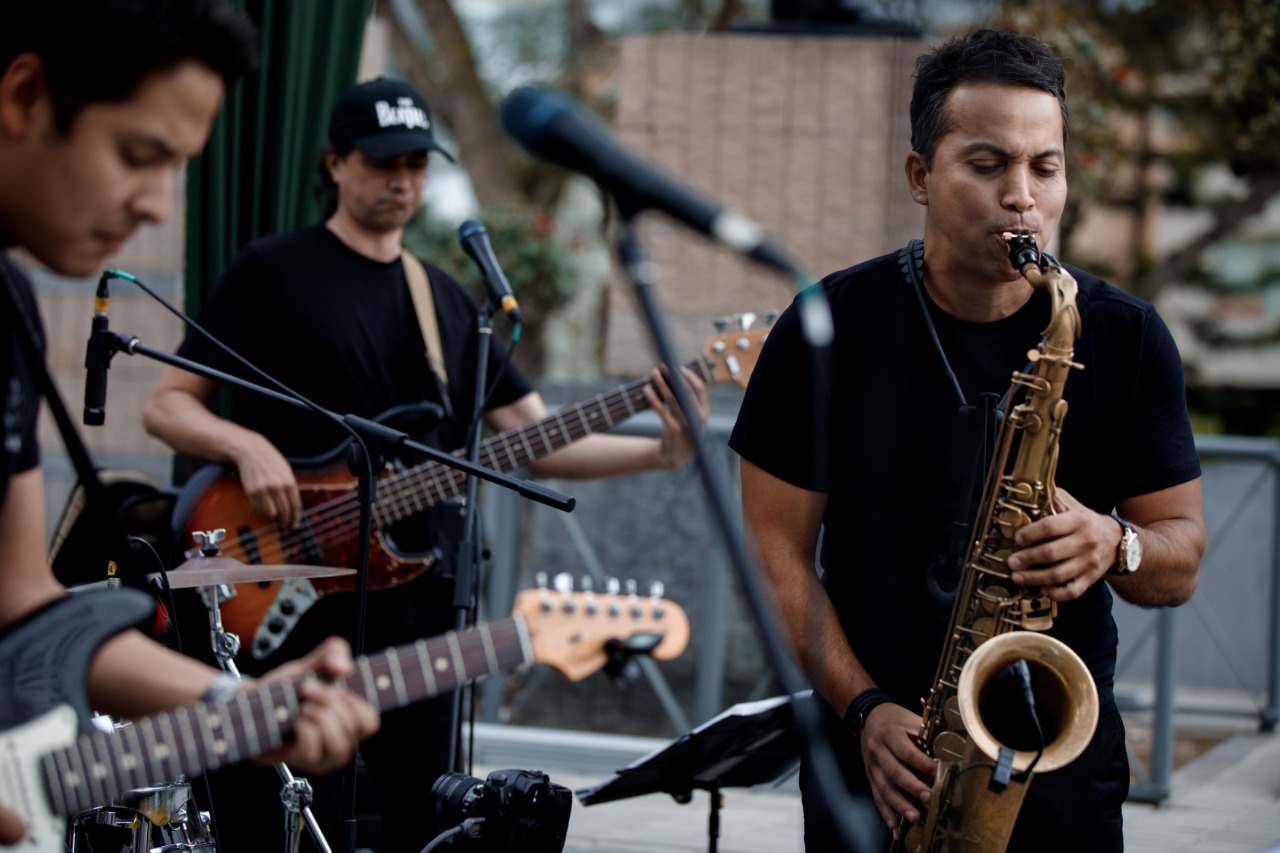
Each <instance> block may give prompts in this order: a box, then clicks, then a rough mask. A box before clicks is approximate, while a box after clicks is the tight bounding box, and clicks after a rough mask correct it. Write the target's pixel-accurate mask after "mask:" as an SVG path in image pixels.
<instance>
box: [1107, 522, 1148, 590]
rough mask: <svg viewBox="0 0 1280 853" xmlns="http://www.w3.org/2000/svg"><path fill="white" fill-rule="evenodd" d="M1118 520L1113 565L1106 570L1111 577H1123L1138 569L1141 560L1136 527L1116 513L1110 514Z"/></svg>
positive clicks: (1139, 541)
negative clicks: (1117, 536)
mask: <svg viewBox="0 0 1280 853" xmlns="http://www.w3.org/2000/svg"><path fill="white" fill-rule="evenodd" d="M1111 517H1112V518H1114V519H1115V520H1116V521H1118V522H1120V544H1119V545H1118V546H1117V547H1116V562H1115V565H1114V566H1112V567H1111V568H1110V569H1108V570H1107V574H1109V575H1111V576H1112V577H1124V576H1125V575H1131V574H1133V573H1134V572H1136V571H1137V570H1138V564H1139V563H1141V562H1142V540H1141V539H1139V538H1138V531H1137V529H1136V528H1135V527H1134V526H1133V525H1132V524H1130V523H1129V522H1127V521H1125V520H1124V519H1123V518H1121V517H1120V516H1118V515H1113V516H1111Z"/></svg>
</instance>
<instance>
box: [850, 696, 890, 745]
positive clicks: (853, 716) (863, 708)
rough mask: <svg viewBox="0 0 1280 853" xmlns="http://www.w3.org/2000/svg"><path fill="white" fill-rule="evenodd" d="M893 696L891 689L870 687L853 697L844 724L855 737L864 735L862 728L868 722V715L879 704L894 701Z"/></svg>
mask: <svg viewBox="0 0 1280 853" xmlns="http://www.w3.org/2000/svg"><path fill="white" fill-rule="evenodd" d="M892 701H893V697H892V696H890V695H889V691H888V690H885V689H883V688H881V687H869V688H867V689H866V690H864V691H862V692H861V693H859V694H858V695H857V696H854V697H853V701H852V702H850V703H849V707H848V708H846V709H845V712H844V725H845V728H847V729H848V730H849V731H850V732H851V733H852V734H853V736H854V737H860V736H861V735H862V728H863V726H865V725H866V724H867V715H868V714H870V713H871V711H872V709H874V708H875V707H876V706H877V705H883V704H884V703H885V702H892Z"/></svg>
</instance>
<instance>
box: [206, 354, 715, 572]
mask: <svg viewBox="0 0 1280 853" xmlns="http://www.w3.org/2000/svg"><path fill="white" fill-rule="evenodd" d="M717 358H718V359H719V360H724V358H725V356H717ZM711 362H712V357H709V356H699V357H698V358H697V359H696V360H695V361H694V363H693V365H692V366H694V367H696V368H698V370H699V372H700V373H702V375H703V378H704V380H707V379H710V373H711V371H710V367H711ZM651 384H652V381H651V380H649V379H647V378H645V379H638V380H636V381H634V382H631V383H628V384H627V385H624V386H622V387H621V388H618V389H615V390H614V391H612V392H601V394H600V395H597V398H598V399H599V402H600V403H602V404H604V407H605V411H606V412H607V417H606V418H605V420H606V421H607V422H608V423H606V424H604V425H603V426H604V428H606V429H607V428H610V427H612V426H613V425H614V424H616V423H618V422H620V421H622V420H625V419H626V418H627V417H630V416H631V415H633V414H635V412H636V411H637V409H636V408H635V406H634V404H633V403H634V401H638V402H639V403H640V404H641V407H642V408H649V406H648V403H647V401H645V400H644V397H643V395H642V394H641V390H642V389H643V388H645V387H647V386H649V385H651ZM573 414H577V415H578V417H577V418H576V419H573V420H574V422H575V423H576V426H573V427H570V426H569V425H568V424H567V423H566V422H565V416H566V415H569V416H572V415H573ZM548 421H556V422H558V423H559V424H560V430H561V431H562V432H563V433H565V434H566V435H568V436H569V442H568V443H572V442H573V441H577V440H578V439H580V438H583V437H585V436H587V435H590V434H592V433H593V432H596V431H597V429H596V428H595V427H594V426H593V425H592V424H590V423H588V421H587V418H586V417H585V416H584V410H583V404H582V403H578V404H575V405H574V406H572V407H569V408H568V409H567V410H565V409H562V410H560V411H559V412H557V413H556V414H555V415H552V416H550V417H548V418H544V419H542V420H539V421H535V422H533V423H530V424H526V425H524V426H523V427H520V428H518V429H516V430H513V431H511V433H510V434H502V435H497V436H494V437H493V438H491V439H489V440H488V441H486V442H484V444H482V445H481V448H480V449H481V453H482V454H483V455H484V458H485V460H486V464H487V465H488V466H489V467H491V468H495V469H497V468H499V466H500V464H501V463H500V461H499V459H498V453H499V449H500V450H501V451H502V452H503V453H504V454H505V455H506V456H507V457H508V459H509V461H510V462H512V463H513V464H512V465H511V467H512V468H515V467H519V466H520V465H523V464H525V463H526V462H528V461H530V460H532V459H534V458H536V456H537V454H535V453H534V452H533V449H532V446H531V445H530V443H529V441H530V439H532V438H535V437H536V438H538V440H539V441H541V442H542V444H543V445H544V446H547V447H549V446H550V443H549V441H548V438H547V436H546V435H545V434H544V433H545V430H544V425H545V424H546V423H547V422H548ZM513 443H518V444H519V445H523V448H524V453H525V455H524V456H523V457H521V456H520V455H519V454H517V453H515V452H514V451H513V450H512V444H513ZM557 449H559V448H557ZM429 469H437V470H435V471H434V473H430V472H429ZM508 470H509V469H508ZM465 480H466V474H465V473H464V472H462V471H459V470H457V469H453V468H448V467H444V466H443V464H442V463H439V462H429V463H426V464H423V465H418V466H415V467H413V468H409V469H407V470H405V471H399V472H395V473H393V474H391V475H389V476H387V477H386V478H384V479H383V480H381V481H380V482H379V485H380V486H381V487H382V494H383V495H385V496H386V497H385V500H384V498H381V497H380V498H379V500H378V502H377V504H376V505H375V507H374V521H375V522H376V523H380V524H386V523H393V522H396V521H399V520H401V519H403V518H406V517H408V516H411V515H415V514H417V513H419V512H423V511H425V510H427V509H429V508H431V507H432V506H435V505H436V504H438V503H439V502H440V501H442V500H443V499H445V498H447V497H451V496H452V495H456V494H458V493H459V490H460V489H461V487H462V484H463V483H464V482H465ZM419 491H423V492H425V493H426V495H427V501H426V502H425V503H421V504H420V505H419V503H418V501H415V500H411V498H414V497H416V495H417V493H418V492H419ZM358 497H359V496H358V495H357V494H356V493H355V489H354V488H347V489H346V490H345V491H344V492H343V494H342V495H341V496H339V497H336V498H334V499H332V500H329V501H326V502H324V503H320V504H317V505H316V506H314V507H312V508H311V510H310V511H308V512H306V513H305V514H304V524H302V525H299V526H298V527H296V528H294V529H292V530H290V531H287V532H284V533H282V532H281V531H280V529H279V527H278V525H276V524H275V523H274V522H271V523H269V524H266V525H263V526H261V527H259V528H257V529H256V530H250V531H247V532H244V533H237V535H236V537H235V539H234V541H232V542H224V543H223V553H226V552H227V551H228V549H229V547H231V546H238V547H239V549H240V554H241V555H242V556H247V554H248V552H249V551H250V550H256V552H257V553H258V554H259V556H261V555H262V554H263V553H264V552H266V551H268V550H270V548H271V547H272V546H274V548H275V549H276V551H277V552H278V553H279V555H280V562H281V563H289V562H290V561H291V560H292V559H305V558H306V552H307V550H308V549H309V548H311V547H312V546H315V547H316V548H319V549H325V548H328V547H331V546H333V545H335V544H337V543H339V542H342V541H345V540H347V539H349V538H350V531H351V529H352V528H353V527H358V524H359V515H360V507H359V500H358ZM384 507H385V508H389V509H391V510H398V512H390V513H382V512H379V510H380V509H381V508H384ZM251 543H252V545H253V547H252V548H251V547H250V544H251ZM291 554H296V555H298V556H297V557H296V558H292V557H290V555H291ZM232 556H234V555H232Z"/></svg>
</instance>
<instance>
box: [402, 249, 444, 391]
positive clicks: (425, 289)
mask: <svg viewBox="0 0 1280 853" xmlns="http://www.w3.org/2000/svg"><path fill="white" fill-rule="evenodd" d="M400 260H401V261H402V262H403V263H404V277H405V278H406V279H408V280H409V295H410V296H412V297H413V308H414V310H415V311H417V312H418V326H419V327H420V328H421V329H422V340H423V341H424V342H425V343H426V345H427V363H428V364H430V365H431V372H432V373H434V374H435V375H436V378H437V379H439V380H440V384H441V385H444V386H448V384H449V373H448V371H446V370H445V367H444V349H443V348H442V347H441V346H440V324H439V323H437V322H436V301H435V300H434V299H432V298H431V283H430V282H429V281H428V280H427V268H426V267H424V266H423V265H422V261H420V260H418V259H417V257H415V256H414V255H413V253H412V252H410V251H409V250H408V249H402V250H401V251H400Z"/></svg>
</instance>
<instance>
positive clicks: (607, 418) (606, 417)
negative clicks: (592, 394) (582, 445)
mask: <svg viewBox="0 0 1280 853" xmlns="http://www.w3.org/2000/svg"><path fill="white" fill-rule="evenodd" d="M596 399H597V400H598V401H600V414H601V415H603V416H604V422H605V423H607V424H608V425H609V426H613V423H614V421H613V418H612V417H610V416H609V405H608V404H607V403H606V402H605V395H604V393H603V392H601V393H599V394H597V395H596Z"/></svg>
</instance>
